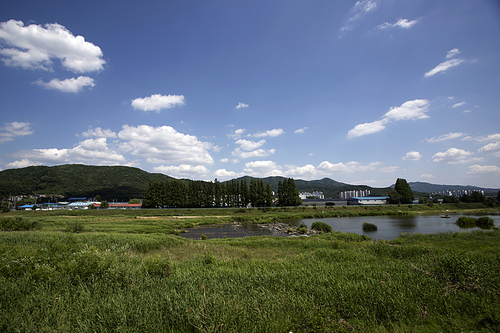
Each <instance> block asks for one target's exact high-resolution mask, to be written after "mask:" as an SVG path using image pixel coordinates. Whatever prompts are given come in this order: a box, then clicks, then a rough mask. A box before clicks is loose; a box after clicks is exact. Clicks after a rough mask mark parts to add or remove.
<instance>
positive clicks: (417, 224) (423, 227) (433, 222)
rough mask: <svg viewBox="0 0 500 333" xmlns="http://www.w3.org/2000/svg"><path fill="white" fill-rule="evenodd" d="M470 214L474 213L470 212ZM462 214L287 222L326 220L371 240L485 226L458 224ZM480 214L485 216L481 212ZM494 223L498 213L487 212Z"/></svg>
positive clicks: (498, 220)
mask: <svg viewBox="0 0 500 333" xmlns="http://www.w3.org/2000/svg"><path fill="white" fill-rule="evenodd" d="M467 215H468V216H473V215H471V214H467ZM460 216H463V214H450V218H442V217H441V216H440V215H413V216H363V217H334V218H323V219H298V220H289V221H287V222H289V223H291V224H292V225H295V226H298V225H300V224H301V223H304V224H305V225H306V226H307V227H308V228H310V227H311V225H312V223H313V222H316V221H320V222H324V223H326V224H328V225H330V226H331V227H332V229H333V230H334V231H341V232H353V233H356V234H360V235H366V236H368V237H370V238H372V239H387V240H390V239H393V238H396V237H399V235H400V234H401V233H403V232H404V233H422V234H433V233H440V232H460V231H464V232H467V231H471V230H481V229H484V228H482V227H479V226H473V227H471V228H461V227H459V226H458V225H457V224H456V221H457V219H458V217H460ZM481 216H484V214H483V215H481ZM487 216H489V217H491V218H492V219H493V220H494V221H495V223H494V225H495V226H499V225H500V215H499V214H488V215H487ZM363 222H368V223H372V224H375V225H376V226H377V228H378V229H377V230H376V231H371V232H367V231H363V229H362V225H363Z"/></svg>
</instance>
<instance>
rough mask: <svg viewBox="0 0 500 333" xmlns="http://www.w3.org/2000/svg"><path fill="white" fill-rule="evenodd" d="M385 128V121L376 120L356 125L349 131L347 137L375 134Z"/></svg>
mask: <svg viewBox="0 0 500 333" xmlns="http://www.w3.org/2000/svg"><path fill="white" fill-rule="evenodd" d="M384 129H385V125H384V121H382V120H376V121H373V122H371V123H364V124H358V125H356V126H354V128H353V129H351V130H349V132H347V137H348V138H349V139H352V138H356V137H358V136H363V135H366V134H373V133H377V132H380V131H382V130H384Z"/></svg>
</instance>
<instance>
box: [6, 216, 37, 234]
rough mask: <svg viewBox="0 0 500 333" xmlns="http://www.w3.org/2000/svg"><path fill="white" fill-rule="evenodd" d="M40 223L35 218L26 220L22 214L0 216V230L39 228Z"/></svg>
mask: <svg viewBox="0 0 500 333" xmlns="http://www.w3.org/2000/svg"><path fill="white" fill-rule="evenodd" d="M41 228H42V226H41V224H40V223H39V222H38V221H36V220H28V219H25V218H24V217H22V216H16V217H3V218H0V230H3V231H25V230H38V229H41Z"/></svg>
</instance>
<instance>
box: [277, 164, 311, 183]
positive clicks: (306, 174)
mask: <svg viewBox="0 0 500 333" xmlns="http://www.w3.org/2000/svg"><path fill="white" fill-rule="evenodd" d="M285 167H286V168H287V170H286V171H285V175H286V176H287V177H300V178H302V179H311V178H313V177H314V176H316V175H317V174H318V172H317V170H316V168H315V167H314V165H312V164H306V165H304V166H302V167H299V166H295V165H286V166H285Z"/></svg>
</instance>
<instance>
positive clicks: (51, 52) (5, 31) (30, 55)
mask: <svg viewBox="0 0 500 333" xmlns="http://www.w3.org/2000/svg"><path fill="white" fill-rule="evenodd" d="M0 40H2V41H3V47H2V48H1V49H0V55H2V56H3V59H2V60H3V62H4V63H5V64H6V65H7V66H12V67H21V68H25V69H42V70H51V69H52V67H53V60H55V59H57V60H59V61H60V62H61V65H62V66H63V67H64V68H65V69H66V70H69V71H72V72H75V73H86V72H93V71H99V70H101V69H103V65H104V64H105V63H106V62H105V61H104V60H103V59H102V56H103V53H102V51H101V49H100V48H99V47H98V46H96V45H94V44H92V43H90V42H87V41H85V38H84V37H82V36H74V35H73V34H72V33H71V32H70V31H69V30H68V29H66V28H65V27H64V26H62V25H60V24H57V23H49V24H45V25H43V26H42V25H36V24H31V25H29V26H24V23H23V22H22V21H16V20H10V21H7V22H2V23H0Z"/></svg>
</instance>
